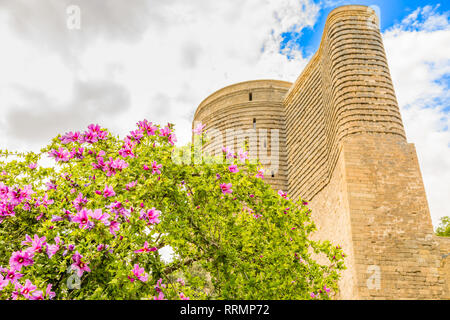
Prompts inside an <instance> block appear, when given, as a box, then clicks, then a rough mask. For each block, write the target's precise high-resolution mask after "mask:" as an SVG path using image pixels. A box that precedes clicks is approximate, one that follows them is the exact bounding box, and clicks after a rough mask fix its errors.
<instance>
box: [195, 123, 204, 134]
mask: <svg viewBox="0 0 450 320" xmlns="http://www.w3.org/2000/svg"><path fill="white" fill-rule="evenodd" d="M205 127H206V124H205V125H202V124H201V123H199V124H198V125H197V127H195V129H193V130H192V132H193V133H194V134H196V135H201V134H202V133H203V129H205Z"/></svg>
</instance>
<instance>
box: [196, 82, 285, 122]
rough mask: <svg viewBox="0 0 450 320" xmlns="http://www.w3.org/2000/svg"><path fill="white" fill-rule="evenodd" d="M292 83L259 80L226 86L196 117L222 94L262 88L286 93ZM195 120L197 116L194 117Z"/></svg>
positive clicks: (212, 96)
mask: <svg viewBox="0 0 450 320" xmlns="http://www.w3.org/2000/svg"><path fill="white" fill-rule="evenodd" d="M292 84H293V83H292V82H289V81H284V80H275V79H259V80H249V81H243V82H238V83H234V84H230V85H228V86H225V87H223V88H221V89H219V90H216V91H214V92H213V93H211V94H210V95H209V96H207V97H206V98H205V99H204V100H203V101H202V102H200V104H199V105H198V107H197V110H196V111H195V115H197V113H198V112H199V110H200V109H202V107H203V106H204V105H206V104H207V103H208V102H210V101H211V100H213V99H214V98H216V97H220V96H221V94H223V93H224V92H226V91H232V92H233V91H239V90H253V89H261V88H270V87H272V86H276V87H279V88H280V87H281V88H285V89H286V92H287V91H288V90H289V89H290V88H291V86H292ZM194 118H195V116H194Z"/></svg>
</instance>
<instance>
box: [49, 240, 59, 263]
mask: <svg viewBox="0 0 450 320" xmlns="http://www.w3.org/2000/svg"><path fill="white" fill-rule="evenodd" d="M55 241H56V244H49V245H48V246H47V255H48V258H49V259H51V257H53V256H54V255H55V254H56V253H57V252H58V250H59V242H60V239H59V237H56V238H55Z"/></svg>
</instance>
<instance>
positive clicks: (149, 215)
mask: <svg viewBox="0 0 450 320" xmlns="http://www.w3.org/2000/svg"><path fill="white" fill-rule="evenodd" d="M160 214H161V211H159V210H156V209H155V208H151V209H150V210H148V211H145V210H141V217H140V218H141V219H146V220H148V223H149V224H158V223H160V222H161V221H160V220H159V215H160Z"/></svg>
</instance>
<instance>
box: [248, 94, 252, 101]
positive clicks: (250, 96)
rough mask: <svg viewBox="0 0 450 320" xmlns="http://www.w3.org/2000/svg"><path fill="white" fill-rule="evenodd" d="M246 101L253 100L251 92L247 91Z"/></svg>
mask: <svg viewBox="0 0 450 320" xmlns="http://www.w3.org/2000/svg"><path fill="white" fill-rule="evenodd" d="M248 101H253V93H251V92H249V94H248Z"/></svg>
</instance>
